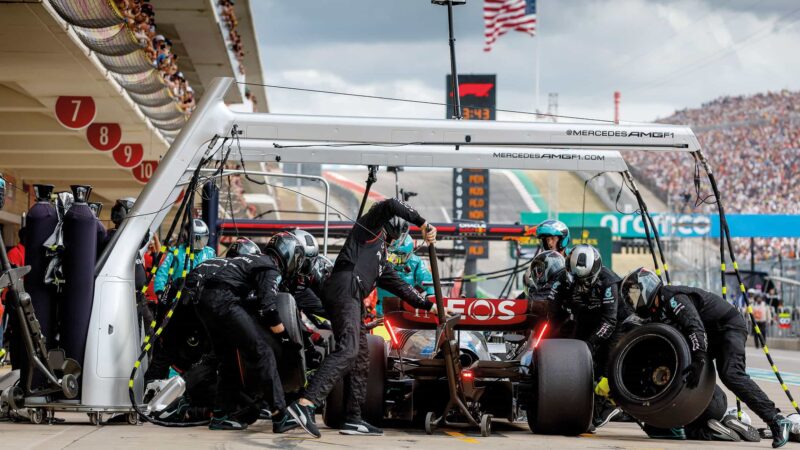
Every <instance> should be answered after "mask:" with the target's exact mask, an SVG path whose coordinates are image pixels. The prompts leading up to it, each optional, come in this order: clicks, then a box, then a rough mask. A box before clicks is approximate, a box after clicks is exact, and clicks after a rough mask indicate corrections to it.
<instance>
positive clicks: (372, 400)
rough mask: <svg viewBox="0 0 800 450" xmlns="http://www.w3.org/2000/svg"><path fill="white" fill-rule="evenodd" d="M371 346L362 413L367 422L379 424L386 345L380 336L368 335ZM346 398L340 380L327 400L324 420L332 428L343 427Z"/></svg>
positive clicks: (368, 345)
mask: <svg viewBox="0 0 800 450" xmlns="http://www.w3.org/2000/svg"><path fill="white" fill-rule="evenodd" d="M367 347H368V348H369V372H368V375H367V398H366V400H365V402H364V404H363V405H362V406H361V414H362V417H363V418H364V420H366V421H367V422H369V423H371V424H373V425H378V424H380V422H381V420H382V419H383V404H384V386H385V380H386V346H385V344H384V340H383V339H382V338H381V337H380V336H372V335H368V336H367ZM346 404H347V402H346V399H345V398H344V382H343V380H339V381H338V382H337V383H336V384H335V385H334V387H333V390H331V392H330V394H328V398H327V399H326V400H325V409H324V411H323V413H322V420H323V422H324V423H325V425H326V426H328V427H330V428H341V426H342V423H343V422H344V419H345V415H346V414H347V411H346V410H345V409H346Z"/></svg>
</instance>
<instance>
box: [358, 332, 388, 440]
mask: <svg viewBox="0 0 800 450" xmlns="http://www.w3.org/2000/svg"><path fill="white" fill-rule="evenodd" d="M367 346H368V347H369V375H368V376H367V399H366V400H365V401H364V406H363V415H364V420H366V421H367V422H369V423H371V424H373V425H380V423H381V421H382V420H383V401H384V386H385V380H386V341H384V340H383V338H382V337H380V336H374V335H371V334H370V335H368V336H367Z"/></svg>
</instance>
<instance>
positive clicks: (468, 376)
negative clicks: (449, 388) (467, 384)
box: [461, 370, 475, 381]
mask: <svg viewBox="0 0 800 450" xmlns="http://www.w3.org/2000/svg"><path fill="white" fill-rule="evenodd" d="M461 379H462V380H465V381H472V380H474V379H475V372H473V371H471V370H462V371H461Z"/></svg>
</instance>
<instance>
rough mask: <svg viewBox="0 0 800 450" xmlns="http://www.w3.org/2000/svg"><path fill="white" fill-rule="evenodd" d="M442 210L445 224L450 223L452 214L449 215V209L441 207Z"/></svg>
mask: <svg viewBox="0 0 800 450" xmlns="http://www.w3.org/2000/svg"><path fill="white" fill-rule="evenodd" d="M440 208H442V215H444V221H445V223H450V214H447V208H445V207H444V206H440Z"/></svg>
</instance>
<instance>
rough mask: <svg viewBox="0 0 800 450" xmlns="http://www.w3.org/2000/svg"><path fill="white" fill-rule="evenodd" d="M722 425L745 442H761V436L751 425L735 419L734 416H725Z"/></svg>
mask: <svg viewBox="0 0 800 450" xmlns="http://www.w3.org/2000/svg"><path fill="white" fill-rule="evenodd" d="M722 424H723V425H725V426H726V427H728V428H730V429H731V430H733V431H735V432H736V434H738V435H739V436H740V437H741V438H742V439H744V440H745V441H747V442H760V441H761V434H760V433H759V432H758V429H757V428H756V427H754V426H752V425H748V424H746V423H744V422H742V421H741V420H739V419H737V418H736V416H725V417H724V418H723V419H722Z"/></svg>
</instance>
